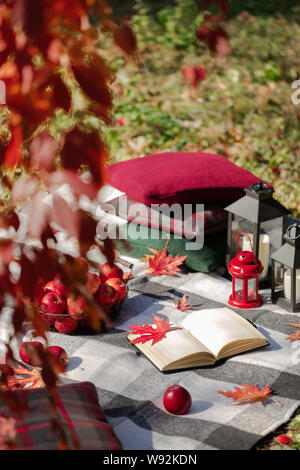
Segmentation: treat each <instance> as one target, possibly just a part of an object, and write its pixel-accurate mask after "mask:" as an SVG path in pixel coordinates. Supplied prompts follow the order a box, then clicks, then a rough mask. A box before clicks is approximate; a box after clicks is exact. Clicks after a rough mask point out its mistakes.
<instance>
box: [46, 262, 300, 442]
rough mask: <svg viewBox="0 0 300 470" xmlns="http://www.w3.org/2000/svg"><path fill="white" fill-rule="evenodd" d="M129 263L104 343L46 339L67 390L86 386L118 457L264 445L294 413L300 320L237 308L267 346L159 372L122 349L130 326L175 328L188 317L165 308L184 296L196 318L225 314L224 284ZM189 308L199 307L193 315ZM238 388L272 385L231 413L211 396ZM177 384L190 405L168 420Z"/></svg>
mask: <svg viewBox="0 0 300 470" xmlns="http://www.w3.org/2000/svg"><path fill="white" fill-rule="evenodd" d="M144 268H145V265H144V263H141V262H140V261H137V260H135V274H136V278H135V279H133V280H131V281H130V282H129V295H128V298H127V299H126V301H125V303H124V304H123V308H122V311H121V313H120V315H119V317H118V318H117V319H116V321H115V325H114V329H113V330H111V331H110V332H108V333H105V334H98V335H84V334H83V335H76V336H70V335H69V336H68V335H61V334H59V333H50V334H49V340H50V343H51V344H58V345H61V346H62V347H64V348H65V349H66V351H67V353H68V356H69V357H70V363H69V367H68V371H67V373H66V374H65V380H66V381H72V382H75V381H78V382H80V381H91V382H93V383H94V384H95V386H96V388H97V392H98V397H99V400H100V403H101V406H102V407H103V409H104V410H105V413H106V415H107V417H108V421H109V423H110V425H111V426H112V428H113V429H114V432H115V433H116V435H117V436H118V438H119V440H120V442H121V444H122V446H123V448H124V449H128V450H132V449H133V450H137V449H146V450H151V449H158V450H160V449H167V450H172V449H181V450H194V449H244V450H245V449H250V448H251V447H252V446H254V445H255V443H257V441H259V440H260V439H261V438H262V437H263V436H265V435H267V434H268V433H270V432H271V431H273V430H275V429H276V428H278V427H279V426H280V425H281V424H283V423H284V422H286V421H287V420H288V419H289V418H290V417H291V416H292V414H293V413H294V411H295V410H296V408H297V407H298V406H299V404H300V343H299V342H298V343H299V344H297V342H295V343H291V342H290V341H288V340H287V339H286V338H287V336H288V335H289V334H290V332H291V330H292V327H290V326H289V325H288V323H291V322H294V323H295V322H299V320H300V316H299V315H296V314H290V313H287V312H285V311H284V310H281V309H280V308H279V307H277V306H275V305H273V304H271V303H269V302H268V297H269V291H267V290H266V291H262V295H263V296H264V299H265V302H264V304H263V305H262V306H261V307H260V308H257V309H251V310H247V311H243V310H238V309H235V311H236V312H237V313H239V314H240V315H241V316H243V317H245V318H247V319H249V320H251V321H252V322H254V323H255V324H256V326H257V327H258V329H259V330H260V331H261V332H262V333H263V334H264V335H265V336H266V337H267V339H268V341H269V343H270V344H269V346H267V347H266V348H262V349H257V350H254V351H250V352H247V353H244V354H241V355H239V356H235V357H231V358H228V359H227V360H223V361H220V362H218V363H217V364H216V365H215V366H212V367H202V368H198V369H193V370H186V371H180V372H173V373H165V374H164V373H162V372H160V371H159V370H158V369H156V367H155V366H154V365H153V364H152V363H151V362H150V361H149V360H148V359H147V358H146V357H144V356H143V355H141V354H140V353H139V352H138V350H137V349H136V348H135V347H134V346H133V345H129V343H128V341H127V339H126V336H127V334H128V331H129V328H128V327H129V325H136V324H146V323H148V324H149V323H152V322H153V314H158V315H160V316H163V317H169V318H170V320H173V321H175V322H177V323H178V322H180V321H181V320H182V319H183V318H184V317H185V316H186V315H188V314H189V313H190V312H180V311H178V310H177V309H175V308H174V307H173V306H172V301H174V300H175V301H177V300H178V299H179V298H180V297H181V296H182V295H183V294H187V296H188V299H189V303H191V304H194V305H196V306H197V308H198V309H207V308H213V307H222V306H224V305H227V299H228V297H229V294H230V291H231V282H230V281H229V280H227V279H225V278H224V277H222V276H220V275H218V274H217V273H210V274H203V273H191V272H188V273H185V274H184V273H181V274H179V276H177V277H171V276H160V277H158V278H154V277H152V278H150V277H149V276H146V275H145V274H143V272H144ZM194 308H196V307H194ZM241 383H249V384H252V385H254V384H257V385H258V386H259V387H264V386H266V385H269V386H271V388H272V389H273V392H274V394H275V395H274V396H276V399H277V400H278V401H279V402H280V403H281V404H282V407H279V406H278V405H276V404H275V403H274V402H272V401H270V402H267V403H265V404H264V405H263V404H262V403H255V404H247V405H236V404H233V403H232V402H231V400H230V399H228V398H226V397H225V396H222V395H220V394H218V393H216V392H217V390H233V389H234V386H238V385H240V384H241ZM173 384H180V385H182V386H183V387H185V388H186V389H187V390H188V391H189V392H190V394H191V396H192V407H191V409H190V411H189V412H188V413H187V414H186V415H183V416H174V415H171V414H169V413H168V412H166V411H165V409H164V407H163V402H162V398H163V394H164V391H165V389H166V388H167V387H168V386H171V385H173Z"/></svg>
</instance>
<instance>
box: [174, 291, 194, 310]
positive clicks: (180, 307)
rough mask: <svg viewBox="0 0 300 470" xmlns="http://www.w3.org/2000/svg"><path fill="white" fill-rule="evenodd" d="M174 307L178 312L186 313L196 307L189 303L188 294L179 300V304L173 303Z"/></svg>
mask: <svg viewBox="0 0 300 470" xmlns="http://www.w3.org/2000/svg"><path fill="white" fill-rule="evenodd" d="M173 305H175V307H176V308H177V310H181V312H185V311H186V310H190V309H191V308H192V307H194V305H193V304H189V303H188V299H187V296H186V294H184V296H183V297H181V298H180V299H179V300H178V302H177V304H176V303H175V302H173Z"/></svg>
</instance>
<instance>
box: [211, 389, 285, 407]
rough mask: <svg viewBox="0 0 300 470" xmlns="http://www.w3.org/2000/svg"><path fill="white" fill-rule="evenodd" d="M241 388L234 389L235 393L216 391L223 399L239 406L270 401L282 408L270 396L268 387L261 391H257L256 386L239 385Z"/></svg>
mask: <svg viewBox="0 0 300 470" xmlns="http://www.w3.org/2000/svg"><path fill="white" fill-rule="evenodd" d="M241 385H242V387H243V388H240V387H234V389H235V392H232V391H231V390H226V391H225V392H223V391H221V390H218V391H217V393H220V394H221V395H224V396H225V397H228V398H232V400H233V401H236V402H239V404H244V403H255V402H258V401H260V402H262V403H263V402H264V401H265V400H272V401H274V402H275V403H276V404H277V405H278V406H282V404H281V403H279V401H277V400H275V398H273V397H272V396H271V395H272V389H271V387H269V386H268V385H267V386H266V387H264V388H263V389H262V390H260V389H259V387H258V386H257V385H249V384H241Z"/></svg>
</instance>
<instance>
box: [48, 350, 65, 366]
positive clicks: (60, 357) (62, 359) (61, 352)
mask: <svg viewBox="0 0 300 470" xmlns="http://www.w3.org/2000/svg"><path fill="white" fill-rule="evenodd" d="M47 351H49V352H50V353H51V354H53V356H55V357H56V358H57V359H58V360H59V362H60V363H61V364H62V365H63V366H64V367H67V364H68V356H67V353H66V351H65V350H64V348H61V347H60V346H48V348H47Z"/></svg>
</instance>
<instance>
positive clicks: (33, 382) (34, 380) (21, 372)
mask: <svg viewBox="0 0 300 470" xmlns="http://www.w3.org/2000/svg"><path fill="white" fill-rule="evenodd" d="M12 369H13V372H14V375H13V376H9V377H8V379H7V385H8V388H9V390H20V389H24V388H26V389H27V388H41V387H45V383H44V381H43V379H42V376H41V374H40V372H39V370H38V369H36V368H34V367H33V368H32V370H29V369H25V368H24V367H22V366H18V367H12Z"/></svg>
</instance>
